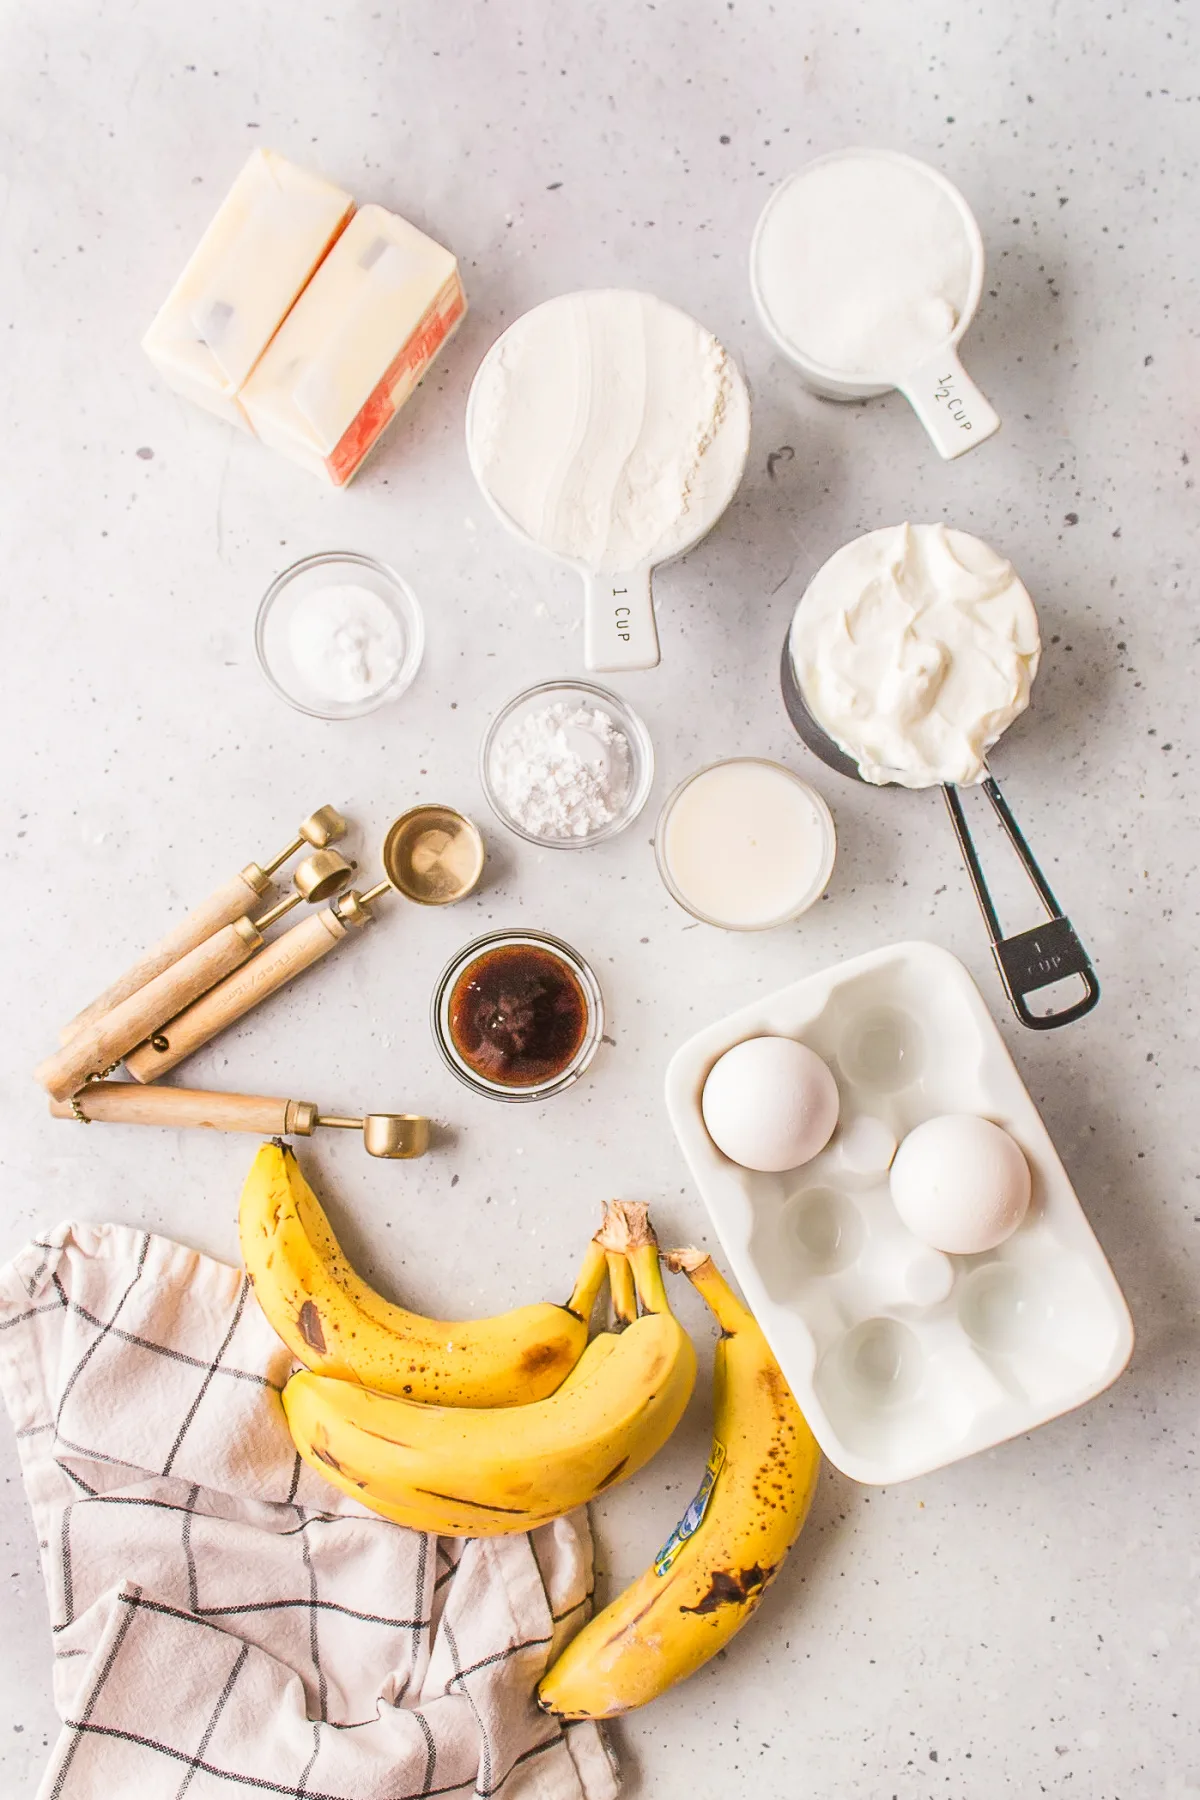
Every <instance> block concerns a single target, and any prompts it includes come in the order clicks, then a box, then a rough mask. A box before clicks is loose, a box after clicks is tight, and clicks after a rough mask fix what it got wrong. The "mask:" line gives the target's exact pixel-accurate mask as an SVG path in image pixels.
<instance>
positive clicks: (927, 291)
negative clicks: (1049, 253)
mask: <svg viewBox="0 0 1200 1800" xmlns="http://www.w3.org/2000/svg"><path fill="white" fill-rule="evenodd" d="M983 274H984V253H983V239H982V237H981V236H980V232H979V226H978V225H977V224H976V222H975V217H974V214H973V213H972V212H971V209H970V207H969V206H968V205H967V203H966V201H965V200H964V199H963V197H962V195H961V194H960V193H959V191H958V189H957V188H956V187H955V186H954V185H953V183H952V182H949V181H947V179H946V177H945V176H944V175H942V174H941V173H940V172H939V171H938V170H937V169H933V168H930V167H929V165H928V164H927V163H923V162H918V161H917V159H916V158H915V157H912V156H904V155H901V153H900V152H899V151H895V150H871V149H865V148H863V149H850V150H838V151H835V152H833V153H832V154H831V155H829V156H820V157H817V158H816V160H815V161H813V162H810V163H806V164H805V166H804V167H803V168H802V169H799V170H798V171H797V172H796V174H794V175H791V176H789V177H788V179H787V180H786V181H784V182H783V183H781V185H780V186H779V187H777V188H776V189H775V192H774V193H773V194H772V195H771V197H770V199H769V200H768V201H767V204H766V206H765V207H764V209H763V212H762V215H761V217H760V218H759V221H758V225H757V227H756V229H755V233H754V239H753V242H752V244H751V247H750V286H751V289H752V291H753V294H754V302H755V305H756V307H757V309H758V314H759V317H760V319H761V320H762V322H763V325H764V326H765V327H766V330H767V332H768V333H769V334H770V336H771V337H772V338H773V340H774V341H775V343H776V344H777V345H778V347H779V349H780V350H781V351H782V352H783V354H784V355H785V356H786V357H787V359H788V361H789V362H791V363H792V364H793V365H794V366H795V367H796V368H797V369H798V370H799V371H800V374H801V376H802V377H803V379H804V382H805V384H806V385H807V386H808V387H810V388H812V389H813V391H814V392H815V393H818V394H823V395H824V396H825V397H826V398H827V399H831V400H866V399H870V398H871V397H873V396H874V395H876V394H886V393H889V392H891V390H892V389H893V388H899V389H900V391H901V392H902V393H903V394H904V395H905V397H906V398H907V400H908V401H909V402H910V404H911V405H912V407H913V409H914V411H915V412H916V414H917V416H918V418H919V419H920V420H921V423H922V424H923V425H924V427H925V429H926V431H927V432H928V433H929V435H930V437H931V438H932V439H933V442H934V444H935V446H936V447H937V449H938V451H939V452H940V454H941V455H942V456H944V457H947V458H950V457H955V456H961V455H962V454H963V452H964V451H966V450H970V449H971V448H972V447H973V446H974V445H975V444H979V443H982V442H983V441H984V440H985V439H986V438H989V437H990V436H991V435H992V433H993V432H994V431H996V430H997V429H998V428H999V424H1000V419H999V416H998V414H997V413H996V412H995V411H994V409H993V408H992V406H991V405H990V404H989V402H988V401H987V400H986V399H985V398H984V396H983V394H981V393H980V391H979V389H978V388H977V387H976V385H975V383H974V382H973V381H972V380H971V378H970V376H969V375H968V374H967V373H966V371H965V369H964V368H963V366H962V364H961V362H960V361H959V358H958V345H959V343H960V341H961V339H962V337H963V334H964V333H965V331H966V330H967V327H968V326H969V325H970V323H971V320H972V319H973V318H974V316H975V311H976V308H977V307H978V305H979V297H980V294H981V293H982V291H983Z"/></svg>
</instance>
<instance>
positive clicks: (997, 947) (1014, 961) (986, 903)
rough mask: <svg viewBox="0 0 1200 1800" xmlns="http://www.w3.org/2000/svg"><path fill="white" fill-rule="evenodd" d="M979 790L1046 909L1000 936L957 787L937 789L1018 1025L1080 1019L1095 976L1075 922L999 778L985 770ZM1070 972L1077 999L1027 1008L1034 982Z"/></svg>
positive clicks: (1048, 1025) (1094, 990) (1095, 986)
mask: <svg viewBox="0 0 1200 1800" xmlns="http://www.w3.org/2000/svg"><path fill="white" fill-rule="evenodd" d="M983 791H984V793H985V794H986V795H987V797H988V800H989V801H990V803H991V806H992V810H993V812H994V813H995V814H996V817H997V818H998V819H999V821H1000V823H1001V825H1002V826H1003V828H1004V834H1005V836H1006V837H1007V838H1008V841H1009V843H1010V844H1011V845H1012V847H1013V849H1014V850H1015V851H1016V853H1017V858H1018V860H1019V862H1020V864H1021V867H1022V868H1023V869H1024V871H1025V873H1026V875H1027V876H1028V877H1029V881H1030V883H1031V885H1032V887H1033V889H1034V891H1035V893H1036V894H1037V897H1038V899H1039V900H1040V901H1041V903H1042V905H1043V906H1044V908H1045V909H1046V912H1047V914H1048V915H1049V916H1048V918H1047V919H1046V922H1045V924H1043V925H1035V926H1033V927H1032V929H1031V930H1029V931H1019V932H1018V933H1017V934H1016V936H1015V937H1005V936H1004V935H1003V934H1002V932H1001V930H1000V920H999V918H998V917H997V914H996V908H995V905H994V904H993V901H992V896H991V894H990V893H989V892H988V885H987V881H986V879H985V878H984V873H983V868H982V865H981V864H980V861H979V853H978V851H977V850H976V848H975V842H974V839H973V838H972V836H971V831H970V827H969V826H968V824H967V819H966V814H965V813H964V812H963V807H962V801H961V800H960V799H959V797H958V790H957V789H956V788H953V787H949V786H947V787H943V789H942V793H943V794H944V795H945V799H946V808H947V810H948V812H949V814H950V819H951V822H952V823H953V826H954V834H955V836H956V837H957V839H958V847H959V849H960V850H961V851H962V857H963V861H964V862H965V863H966V865H967V874H968V875H969V876H970V877H971V886H972V887H973V888H974V889H975V898H976V899H977V900H978V902H979V910H980V912H981V913H982V914H983V916H984V919H985V921H986V923H987V928H988V937H989V939H990V941H991V946H992V955H993V957H994V958H995V961H996V968H997V970H998V971H999V974H1000V980H1001V982H1002V983H1003V984H1004V991H1005V993H1006V994H1007V995H1008V999H1009V1003H1010V1005H1011V1006H1012V1009H1013V1011H1014V1012H1015V1013H1016V1015H1017V1017H1018V1019H1020V1021H1021V1023H1022V1025H1026V1026H1028V1027H1029V1029H1030V1031H1053V1030H1054V1029H1055V1027H1056V1026H1059V1025H1070V1024H1071V1023H1072V1021H1073V1020H1075V1019H1082V1018H1083V1016H1084V1014H1085V1013H1090V1012H1091V1010H1092V1008H1093V1007H1094V1006H1095V1005H1096V1003H1097V1001H1098V1000H1099V998H1100V983H1099V982H1098V981H1097V979H1096V974H1095V970H1094V969H1093V968H1092V965H1091V961H1090V959H1089V957H1088V953H1087V951H1086V950H1085V949H1084V947H1083V945H1082V944H1081V943H1080V941H1079V938H1078V936H1077V935H1076V932H1075V927H1074V926H1073V925H1072V924H1071V921H1070V919H1068V918H1067V917H1066V915H1065V914H1064V913H1063V911H1062V909H1061V907H1060V906H1059V904H1058V901H1057V900H1056V899H1055V898H1054V894H1053V892H1052V890H1051V887H1050V883H1049V882H1048V881H1047V880H1046V877H1045V876H1044V875H1043V874H1042V871H1041V869H1040V868H1039V867H1038V864H1037V861H1036V859H1035V857H1034V854H1033V851H1032V850H1031V849H1030V848H1029V845H1028V844H1027V843H1026V841H1025V834H1024V832H1023V831H1022V830H1021V827H1020V826H1019V825H1018V824H1017V821H1016V819H1015V817H1014V816H1013V812H1012V809H1011V807H1010V806H1009V804H1008V801H1007V800H1006V799H1005V798H1004V795H1003V793H1002V792H1001V791H1000V783H999V782H998V781H997V780H996V779H995V777H994V776H992V775H989V776H988V777H987V779H986V781H985V782H984V783H983ZM1071 975H1078V976H1079V978H1080V980H1081V981H1082V982H1083V994H1082V996H1081V998H1080V999H1078V1000H1076V1001H1073V1002H1072V1004H1071V1005H1070V1006H1064V1007H1062V1008H1061V1009H1060V1010H1059V1011H1058V1012H1050V1013H1035V1012H1033V1011H1031V1009H1030V1007H1029V1004H1028V1001H1029V996H1030V994H1036V993H1037V992H1038V990H1039V989H1040V988H1045V987H1049V986H1051V984H1052V983H1053V982H1056V981H1065V980H1066V979H1067V977H1068V976H1071Z"/></svg>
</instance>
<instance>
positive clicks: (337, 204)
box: [142, 150, 354, 430]
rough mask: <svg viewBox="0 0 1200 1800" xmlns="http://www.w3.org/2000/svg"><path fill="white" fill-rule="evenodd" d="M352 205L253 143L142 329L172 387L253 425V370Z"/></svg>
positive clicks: (345, 197) (325, 184)
mask: <svg viewBox="0 0 1200 1800" xmlns="http://www.w3.org/2000/svg"><path fill="white" fill-rule="evenodd" d="M353 211H354V201H353V198H352V197H351V195H349V194H347V193H345V192H343V190H342V189H341V188H339V187H335V186H334V185H333V183H332V182H331V181H325V180H323V179H322V177H321V176H319V175H309V174H308V173H307V172H306V171H305V170H304V169H298V168H297V167H296V165H295V164H294V163H290V162H288V161H287V160H286V158H285V157H282V156H277V155H276V154H275V152H274V151H273V150H255V151H254V153H253V155H252V156H251V157H250V160H249V161H248V162H247V163H246V165H245V167H244V168H243V169H242V171H241V174H240V175H239V176H238V178H237V180H236V181H235V182H234V184H233V186H232V187H231V188H230V190H229V192H228V194H227V195H226V196H225V198H224V200H223V201H222V202H221V205H220V208H219V210H218V212H217V215H216V217H215V218H214V220H213V221H212V224H211V225H210V226H209V228H208V230H207V231H206V232H205V233H204V236H203V237H202V238H201V240H200V242H199V244H198V245H197V246H196V249H195V251H194V252H193V254H192V257H191V260H190V261H189V263H188V265H187V267H186V268H185V269H184V271H183V274H182V275H181V276H180V277H179V280H178V281H177V282H176V283H175V286H174V287H173V288H172V289H171V292H170V294H169V296H168V297H167V300H166V303H165V305H164V306H163V307H162V310H161V311H160V312H159V314H158V316H157V318H156V319H155V320H154V323H153V324H152V325H151V327H150V329H149V331H147V333H146V335H145V337H144V338H143V339H142V348H143V349H144V350H145V352H146V354H147V355H148V356H149V358H150V360H151V362H153V363H154V365H155V367H156V368H157V369H158V370H159V371H160V373H161V374H162V376H163V377H164V379H165V380H166V381H167V382H169V384H170V385H171V387H173V388H175V389H177V390H178V392H179V393H181V394H185V395H186V396H187V398H188V399H189V400H196V401H198V402H199V404H200V405H201V406H206V407H207V408H208V409H209V411H210V412H215V413H217V414H218V415H219V416H220V417H221V418H223V419H228V420H230V421H231V423H233V424H235V425H240V426H241V427H242V429H243V430H246V429H248V426H247V421H246V417H245V414H244V413H243V411H242V408H241V406H240V405H239V402H238V394H239V392H240V390H241V388H242V386H243V385H244V383H245V380H246V377H247V376H248V375H249V374H250V371H251V370H252V369H253V367H254V365H255V364H256V363H257V362H258V360H259V358H260V357H261V356H262V353H263V351H264V350H265V349H266V347H267V345H268V344H269V343H270V341H271V339H272V338H273V337H274V335H275V333H276V332H277V331H278V329H279V327H280V324H281V323H282V321H283V320H284V318H285V317H286V315H287V313H288V311H289V310H290V308H291V306H292V304H293V302H294V301H295V299H296V296H297V294H299V293H300V291H301V289H302V288H303V287H304V286H305V284H306V282H307V281H308V279H309V277H310V276H311V274H312V272H313V270H314V269H315V268H316V266H317V264H318V263H319V262H320V261H321V259H322V257H324V255H325V254H326V252H327V251H328V249H329V247H330V245H331V244H332V243H333V241H334V239H335V238H336V237H337V235H338V233H339V232H340V231H341V230H342V228H343V226H344V225H345V223H346V220H347V219H348V218H349V217H350V215H351V213H352V212H353Z"/></svg>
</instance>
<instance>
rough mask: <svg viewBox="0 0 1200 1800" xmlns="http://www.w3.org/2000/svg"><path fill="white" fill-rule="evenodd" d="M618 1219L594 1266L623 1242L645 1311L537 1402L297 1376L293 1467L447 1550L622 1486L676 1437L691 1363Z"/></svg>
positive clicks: (290, 1404) (602, 1238) (645, 1244)
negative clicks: (476, 1404) (383, 1390)
mask: <svg viewBox="0 0 1200 1800" xmlns="http://www.w3.org/2000/svg"><path fill="white" fill-rule="evenodd" d="M614 1205H615V1207H619V1206H620V1203H619V1202H618V1203H614ZM625 1210H626V1211H627V1212H628V1213H629V1214H631V1215H633V1219H632V1230H631V1229H630V1220H628V1219H625V1218H624V1217H623V1216H622V1217H621V1218H620V1219H619V1220H618V1222H617V1223H615V1224H613V1227H612V1231H611V1232H610V1230H609V1226H608V1225H606V1227H605V1231H602V1232H601V1233H600V1234H599V1237H598V1239H597V1240H596V1241H597V1243H598V1244H599V1246H600V1248H601V1252H602V1253H603V1252H604V1251H605V1250H609V1249H617V1250H620V1249H622V1248H624V1244H625V1241H626V1239H628V1240H629V1244H630V1250H629V1254H630V1261H631V1263H632V1265H633V1269H634V1274H635V1279H636V1280H637V1283H638V1296H639V1298H640V1300H641V1302H642V1305H643V1307H645V1309H646V1310H645V1311H644V1312H643V1314H642V1316H641V1318H639V1319H637V1320H636V1321H634V1322H633V1323H632V1324H630V1325H629V1326H628V1327H627V1328H626V1329H625V1330H624V1331H622V1332H620V1333H619V1334H617V1333H615V1332H602V1333H601V1334H600V1335H599V1337H597V1338H596V1339H594V1340H593V1342H592V1343H591V1344H589V1345H588V1347H587V1349H586V1350H585V1351H584V1353H583V1355H582V1357H581V1358H580V1359H579V1362H578V1364H577V1365H576V1367H575V1368H574V1369H573V1370H572V1371H571V1373H570V1375H569V1376H568V1377H567V1379H566V1380H565V1381H564V1382H563V1384H562V1386H561V1387H560V1388H559V1389H558V1390H557V1392H555V1393H554V1394H552V1395H551V1396H550V1397H549V1398H548V1399H546V1400H539V1401H536V1402H533V1403H531V1404H529V1405H525V1406H518V1407H507V1408H489V1409H483V1408H467V1407H444V1406H421V1405H418V1404H416V1403H414V1402H413V1401H411V1400H407V1399H404V1398H403V1397H401V1396H398V1395H394V1394H390V1395H389V1394H380V1393H372V1392H369V1391H367V1390H366V1389H363V1388H359V1387H355V1386H352V1385H351V1384H349V1383H347V1382H344V1381H335V1380H331V1379H329V1377H327V1376H323V1375H313V1374H308V1373H301V1374H298V1375H294V1376H293V1377H292V1379H291V1380H290V1381H289V1382H288V1384H287V1386H286V1387H285V1388H284V1390H283V1405H284V1411H285V1412H286V1414H287V1419H288V1425H289V1427H290V1428H291V1433H292V1438H293V1441H294V1442H295V1445H296V1448H297V1449H298V1450H299V1452H300V1454H301V1455H302V1456H303V1457H304V1458H305V1460H306V1461H307V1462H309V1463H311V1464H312V1466H313V1467H314V1468H315V1469H317V1470H318V1471H319V1473H321V1474H323V1475H324V1476H325V1477H326V1478H327V1479H328V1480H330V1481H332V1482H333V1483H334V1485H335V1486H337V1487H340V1488H341V1489H342V1490H343V1492H345V1493H348V1494H350V1495H352V1496H353V1498H355V1499H356V1500H360V1501H361V1502H362V1503H363V1504H364V1505H365V1506H369V1507H371V1508H372V1509H373V1510H375V1511H376V1512H379V1513H381V1514H383V1516H384V1517H386V1518H391V1519H395V1520H396V1521H397V1522H398V1523H401V1524H405V1525H412V1526H414V1527H416V1528H417V1529H418V1530H423V1531H436V1532H440V1533H442V1534H444V1535H447V1536H459V1535H470V1536H476V1537H481V1536H495V1535H499V1534H501V1533H504V1532H512V1531H528V1530H530V1529H531V1528H532V1527H533V1526H534V1525H538V1524H544V1523H545V1522H546V1521H547V1520H549V1519H554V1518H558V1517H559V1516H561V1514H563V1513H566V1512H570V1511H572V1510H573V1509H574V1508H575V1507H577V1506H582V1505H584V1504H585V1503H586V1502H587V1501H588V1500H590V1499H592V1498H593V1497H594V1495H596V1494H598V1493H600V1492H601V1491H602V1490H603V1489H605V1488H608V1487H612V1486H614V1485H615V1484H616V1483H617V1482H619V1481H624V1480H626V1479H627V1478H628V1477H629V1476H630V1475H632V1474H633V1473H634V1472H635V1471H636V1470H637V1469H640V1468H641V1467H642V1466H643V1464H645V1463H647V1462H648V1461H649V1460H650V1458H651V1457H652V1456H653V1455H654V1454H655V1452H656V1451H658V1450H659V1449H661V1447H662V1445H663V1444H664V1443H665V1442H666V1440H667V1438H668V1437H669V1436H670V1434H671V1432H672V1431H673V1430H674V1429H675V1426H676V1425H677V1424H678V1423H679V1420H680V1418H681V1416H682V1414H683V1410H684V1408H685V1407H686V1405H687V1402H688V1399H689V1397H690V1395H691V1391H692V1387H693V1384H694V1382H695V1377H696V1357H695V1351H694V1350H693V1348H692V1343H691V1340H690V1338H689V1337H688V1335H687V1333H686V1332H685V1331H684V1330H683V1328H682V1326H681V1325H680V1324H679V1322H678V1321H677V1320H676V1319H675V1317H674V1315H673V1314H672V1313H671V1311H670V1309H669V1307H668V1306H667V1302H666V1294H665V1291H664V1289H663V1285H662V1278H661V1275H660V1274H659V1272H658V1258H657V1252H656V1250H655V1247H654V1241H653V1236H652V1234H650V1232H649V1228H648V1225H647V1223H646V1221H645V1218H644V1212H645V1209H644V1208H641V1209H638V1208H636V1207H630V1208H628V1209H625ZM613 1211H614V1209H610V1212H613ZM639 1212H640V1214H641V1215H642V1216H641V1217H640V1219H639V1218H638V1217H637V1215H638V1214H639ZM606 1233H607V1234H608V1235H607V1236H606ZM614 1234H615V1235H614Z"/></svg>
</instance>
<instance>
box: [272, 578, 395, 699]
mask: <svg viewBox="0 0 1200 1800" xmlns="http://www.w3.org/2000/svg"><path fill="white" fill-rule="evenodd" d="M288 648H289V650H290V651H291V653H292V660H293V662H294V663H295V665H296V669H297V671H298V673H299V674H300V676H301V677H302V679H303V680H304V681H305V682H306V683H307V685H308V686H309V687H310V688H311V689H312V692H313V693H314V694H315V695H318V696H319V697H320V698H321V699H322V700H325V701H330V702H334V703H336V704H338V705H343V706H349V705H354V704H355V703H357V702H358V701H360V700H368V699H370V697H371V695H372V694H378V693H379V692H380V691H381V690H382V689H383V688H385V687H386V686H387V685H388V683H389V681H392V680H393V679H394V678H395V676H396V674H397V671H398V670H399V668H400V665H401V664H402V662H403V661H404V634H403V632H402V631H401V629H400V626H399V624H398V622H397V620H396V618H395V615H394V614H393V612H392V610H391V608H390V607H389V605H388V603H387V601H386V600H383V599H381V598H380V596H379V595H378V594H376V593H373V592H372V590H371V589H370V588H366V587H356V586H355V585H353V584H352V583H348V584H345V585H337V586H330V587H323V588H316V589H314V590H313V591H312V592H311V593H308V594H303V595H302V596H301V598H300V599H299V600H298V601H297V602H296V605H295V608H294V610H293V612H292V616H291V618H290V620H289V621H288Z"/></svg>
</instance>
